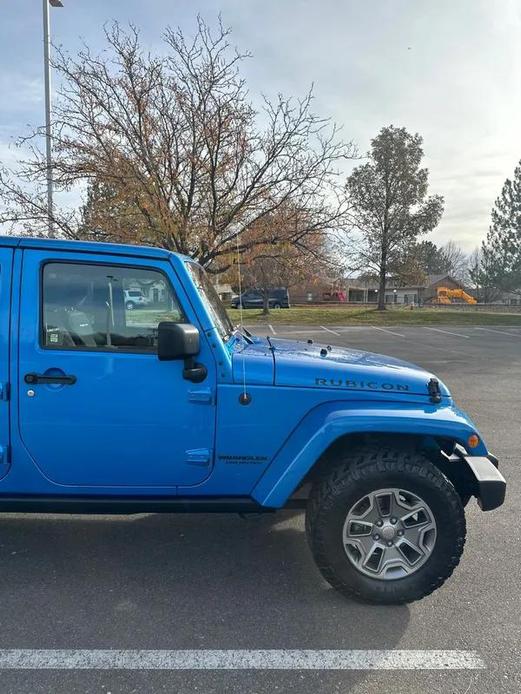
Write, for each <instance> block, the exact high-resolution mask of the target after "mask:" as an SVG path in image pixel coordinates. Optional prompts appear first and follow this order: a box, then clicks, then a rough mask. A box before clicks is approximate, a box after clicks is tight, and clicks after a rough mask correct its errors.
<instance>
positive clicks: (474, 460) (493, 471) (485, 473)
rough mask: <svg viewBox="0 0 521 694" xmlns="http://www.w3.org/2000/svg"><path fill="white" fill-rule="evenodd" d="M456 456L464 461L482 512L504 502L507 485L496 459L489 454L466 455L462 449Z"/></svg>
mask: <svg viewBox="0 0 521 694" xmlns="http://www.w3.org/2000/svg"><path fill="white" fill-rule="evenodd" d="M456 455H457V456H458V457H459V459H460V460H461V461H464V462H465V463H466V465H467V467H468V470H469V472H470V474H471V475H472V478H473V482H474V484H473V486H474V488H475V496H476V498H477V500H478V504H479V506H480V508H481V510H482V511H492V509H494V508H498V506H501V504H502V503H503V501H504V500H505V493H506V488H507V483H506V480H505V478H504V477H503V475H502V474H501V473H500V472H499V470H498V459H497V458H496V457H495V456H494V455H492V454H491V453H489V454H488V455H487V456H474V455H467V453H466V451H464V450H463V449H460V450H457V451H456Z"/></svg>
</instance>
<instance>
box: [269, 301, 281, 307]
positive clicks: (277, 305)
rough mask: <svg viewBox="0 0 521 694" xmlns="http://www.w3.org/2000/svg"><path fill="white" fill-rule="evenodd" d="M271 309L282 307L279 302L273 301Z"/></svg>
mask: <svg viewBox="0 0 521 694" xmlns="http://www.w3.org/2000/svg"><path fill="white" fill-rule="evenodd" d="M271 308H282V306H281V304H280V302H279V301H275V303H274V304H272V306H271Z"/></svg>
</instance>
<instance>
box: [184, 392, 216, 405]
mask: <svg viewBox="0 0 521 694" xmlns="http://www.w3.org/2000/svg"><path fill="white" fill-rule="evenodd" d="M188 400H189V401H190V402H210V403H211V402H212V400H213V393H212V390H211V388H197V390H195V389H194V390H189V391H188Z"/></svg>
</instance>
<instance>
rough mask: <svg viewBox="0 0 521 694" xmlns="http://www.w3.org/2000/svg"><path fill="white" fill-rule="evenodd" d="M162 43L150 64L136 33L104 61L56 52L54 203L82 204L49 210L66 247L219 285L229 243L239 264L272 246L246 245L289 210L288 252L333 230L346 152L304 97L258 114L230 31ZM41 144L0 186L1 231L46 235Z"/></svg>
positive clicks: (118, 41) (114, 40)
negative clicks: (131, 257) (175, 267)
mask: <svg viewBox="0 0 521 694" xmlns="http://www.w3.org/2000/svg"><path fill="white" fill-rule="evenodd" d="M164 40H165V44H166V48H167V52H166V54H165V55H163V56H154V55H151V54H148V53H145V52H144V51H143V50H142V48H141V46H140V38H139V33H138V31H137V30H136V29H135V28H134V27H131V28H130V29H129V30H123V29H121V28H120V27H119V26H118V25H117V24H115V25H113V26H112V27H111V28H110V29H109V30H106V41H107V48H106V50H105V51H104V52H103V53H101V54H99V55H94V54H93V53H92V52H91V51H90V50H89V48H88V47H85V48H84V49H83V50H82V51H81V52H80V53H79V54H78V56H77V57H70V56H68V55H66V54H64V53H63V52H61V51H58V52H57V59H56V61H55V65H54V69H55V70H56V72H57V73H58V77H59V80H58V81H59V82H60V83H61V88H60V90H59V93H58V98H57V102H56V106H55V123H54V126H53V128H54V133H55V146H54V161H53V172H54V178H55V182H56V186H57V190H58V191H67V190H70V189H71V188H73V187H74V186H77V185H80V186H83V189H85V187H87V189H88V190H89V194H90V201H89V200H87V202H86V204H85V206H84V207H83V208H82V209H79V210H67V209H66V208H61V209H56V210H55V213H54V220H53V221H54V224H55V226H56V228H57V229H58V230H59V232H60V233H61V235H63V236H65V237H68V238H92V239H98V240H115V241H125V242H131V243H148V244H154V245H161V246H164V247H166V248H168V249H171V250H175V251H178V252H180V253H185V254H187V255H190V256H192V257H194V258H196V259H198V260H199V261H200V262H201V263H202V264H203V265H205V266H209V267H210V269H212V270H215V269H217V270H218V271H222V270H224V269H226V267H227V266H229V262H230V261H229V260H227V259H229V258H230V251H231V249H234V248H235V246H236V240H237V238H239V247H240V251H247V250H248V249H249V248H251V247H253V246H254V245H257V244H262V243H265V242H268V241H271V240H272V232H271V230H270V228H269V226H268V227H265V236H264V237H263V238H259V236H257V235H256V236H250V237H248V240H246V236H245V235H244V236H243V233H242V232H243V231H244V230H245V229H247V228H250V227H251V226H252V225H253V224H255V223H256V222H257V221H259V220H261V219H263V218H265V217H268V216H269V215H271V214H273V213H274V212H276V211H277V210H278V209H279V208H280V207H281V206H282V205H286V204H288V203H290V202H292V201H298V206H299V208H300V209H301V210H305V211H306V213H307V214H306V215H303V216H302V219H303V220H306V221H305V223H304V226H302V227H298V228H294V229H293V230H292V232H291V237H290V239H289V241H290V243H294V242H295V243H296V242H297V241H298V242H300V243H304V238H305V236H306V235H307V234H308V233H311V232H315V231H322V232H324V233H326V232H327V231H330V230H334V229H337V228H339V227H341V226H342V225H343V224H344V219H345V212H346V202H345V199H344V196H343V195H342V191H341V190H340V189H339V186H338V184H337V181H338V166H339V165H340V163H341V161H342V160H344V159H346V158H351V157H353V156H354V154H355V152H354V147H353V145H352V144H351V143H346V142H344V141H342V140H341V139H340V138H339V133H338V130H337V127H336V126H335V125H334V124H333V123H332V122H331V121H329V120H328V119H324V118H320V117H318V116H317V115H315V114H314V113H313V110H312V94H311V92H310V93H308V94H307V95H306V96H304V97H303V98H302V99H298V100H294V99H288V98H285V97H283V96H281V95H279V96H278V97H277V99H275V100H274V101H270V100H268V99H267V98H264V99H263V101H262V106H261V108H260V110H259V112H257V111H256V110H255V108H254V107H253V105H252V103H251V102H250V100H249V97H248V93H247V90H246V85H245V83H244V80H243V78H242V77H241V74H240V65H241V62H242V61H243V60H244V59H245V58H246V57H247V54H244V53H239V52H237V51H236V50H233V49H232V48H231V46H230V44H229V30H227V29H225V28H224V27H223V26H222V25H220V24H219V26H218V28H217V30H216V31H215V33H214V32H212V31H211V30H210V28H209V27H208V26H207V25H206V24H205V22H204V21H203V20H202V19H201V18H199V19H198V28H197V32H196V34H195V37H194V38H193V40H192V39H191V40H187V39H186V38H185V37H184V36H183V34H182V33H181V30H179V29H178V30H172V29H167V30H166V32H165V35H164ZM39 135H41V132H40V131H36V132H35V133H33V136H32V137H31V138H26V139H25V140H24V143H25V144H26V145H30V146H31V158H30V160H29V161H25V162H23V163H22V164H21V169H20V172H19V177H18V179H17V178H16V177H14V176H13V175H12V172H11V173H10V172H7V171H5V170H4V171H3V172H2V173H1V174H0V201H1V202H3V205H4V210H3V212H0V221H4V222H8V223H12V224H13V225H18V226H19V225H23V226H24V228H26V229H27V231H28V232H29V233H31V234H32V235H34V234H35V233H39V234H43V235H46V234H47V218H46V215H47V210H46V205H45V198H44V195H43V193H42V189H41V187H40V186H41V184H42V183H43V181H44V178H45V171H46V162H45V157H44V156H43V154H42V152H41V151H40V150H39V149H38V147H37V146H36V145H35V144H34V142H35V141H36V139H35V138H36V137H37V136H39ZM309 220H313V221H312V223H311V224H310V221H309Z"/></svg>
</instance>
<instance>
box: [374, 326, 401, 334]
mask: <svg viewBox="0 0 521 694" xmlns="http://www.w3.org/2000/svg"><path fill="white" fill-rule="evenodd" d="M371 328H373V329H374V330H381V331H382V332H383V333H391V335H396V336H397V337H405V335H401V334H400V333H395V332H394V331H393V330H387V328H377V327H376V325H372V326H371Z"/></svg>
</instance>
